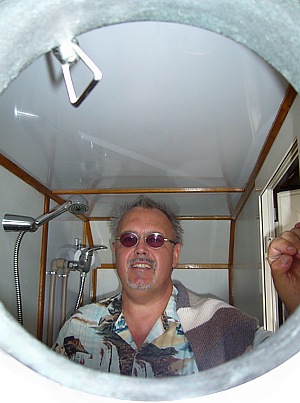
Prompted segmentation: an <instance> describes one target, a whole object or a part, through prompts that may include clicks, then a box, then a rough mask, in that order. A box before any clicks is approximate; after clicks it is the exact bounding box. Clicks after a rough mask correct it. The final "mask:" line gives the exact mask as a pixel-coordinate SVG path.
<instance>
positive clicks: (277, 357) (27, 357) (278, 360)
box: [0, 0, 300, 401]
mask: <svg viewBox="0 0 300 403" xmlns="http://www.w3.org/2000/svg"><path fill="white" fill-rule="evenodd" d="M135 21H164V22H175V23H182V24H188V25H193V26H197V27H200V28H204V29H208V30H211V31H214V32H216V33H219V34H222V35H224V36H227V37H229V38H231V39H233V40H235V41H237V42H239V43H240V44H243V45H245V46H246V47H248V48H249V49H251V50H253V51H254V52H256V53H257V54H258V55H260V56H261V57H262V58H263V59H265V60H266V61H267V62H269V63H270V64H271V65H272V66H273V67H274V68H275V69H276V70H278V71H279V72H280V73H281V74H282V75H283V76H284V77H285V78H286V79H287V80H288V81H289V82H290V84H291V85H293V87H294V88H295V89H296V90H297V91H298V92H299V89H300V80H299V78H300V69H299V66H300V24H299V21H300V4H299V1H297V0H287V1H283V0H282V1H279V0H276V1H275V0H272V1H268V0H265V1H263V2H262V1H261V0H245V1H240V0H235V1H234V0H225V1H220V0H194V1H192V0H152V1H148V0H143V1H141V0H126V1H125V0H43V1H40V0H26V1H24V0H5V1H0V50H1V52H0V93H1V92H3V91H4V90H5V89H6V88H7V86H8V85H9V83H10V82H11V81H12V80H13V79H14V78H16V77H17V76H18V75H19V74H20V73H21V72H22V70H24V69H25V68H26V67H27V66H28V65H29V64H31V63H32V62H33V61H34V60H36V59H37V58H38V57H40V56H41V55H43V54H44V53H46V52H48V51H50V50H51V49H52V48H54V47H55V46H57V45H59V44H60V43H61V42H62V41H64V40H69V39H72V38H73V37H76V36H78V35H79V34H81V33H85V32H88V31H90V30H92V29H96V28H100V27H103V26H107V25H113V24H119V23H125V22H135ZM0 320H1V332H0V348H1V351H2V353H4V354H5V356H6V357H8V356H9V357H13V359H15V360H17V361H18V362H19V363H21V364H22V365H24V366H26V367H27V368H30V369H31V370H33V371H35V372H36V373H38V374H40V375H42V376H43V377H46V378H47V379H49V380H51V381H53V382H54V383H55V384H60V385H63V387H66V388H71V389H75V390H76V389H77V390H78V391H81V392H86V393H88V394H90V395H96V396H98V397H102V398H103V399H104V400H106V399H107V398H108V399H109V400H110V399H113V400H115V399H117V400H134V401H137V400H139V401H141V400H142V401H149V400H151V401H170V400H171V401H175V400H183V399H185V400H186V399H189V398H199V397H201V396H206V395H210V394H217V395H216V396H219V398H221V399H222V392H224V391H226V390H228V389H231V388H234V387H236V386H238V385H242V384H244V383H246V382H249V381H253V380H254V379H257V378H258V377H260V376H262V375H263V374H266V373H268V372H269V371H272V370H274V369H275V368H277V367H278V366H280V365H282V364H283V363H285V362H286V361H288V360H290V359H291V357H294V356H298V357H299V352H300V325H299V323H300V308H298V310H297V311H296V312H295V313H294V314H293V315H292V317H291V318H290V319H289V320H288V321H287V322H286V323H285V324H284V325H283V326H282V327H281V328H280V330H279V331H278V332H277V333H276V334H275V335H274V336H272V337H271V338H270V339H269V340H267V341H266V342H264V343H263V345H262V346H261V347H260V348H259V349H257V350H256V351H254V352H252V353H250V354H247V355H244V356H243V357H241V358H238V359H236V360H233V361H230V362H228V363H226V364H223V365H221V366H219V367H216V368H213V369H211V370H208V371H204V372H202V373H199V374H197V375H192V376H188V377H176V378H164V379H160V380H158V379H154V380H149V379H135V378H130V377H122V376H119V375H114V374H105V373H100V372H97V371H94V370H90V369H87V368H83V367H81V366H78V365H74V364H73V363H71V362H69V361H68V360H65V359H64V358H63V357H60V356H59V355H57V354H55V353H53V352H51V351H49V349H48V348H47V347H46V346H44V345H43V344H42V343H40V342H39V341H37V340H36V339H35V338H34V337H33V336H31V335H29V334H28V333H27V332H26V331H25V330H24V329H23V328H22V327H21V326H20V325H19V324H18V323H17V322H16V321H15V320H14V318H13V317H12V316H11V315H10V314H9V313H8V312H7V310H6V309H5V307H4V306H3V305H2V304H1V305H0ZM296 386H297V385H296ZM220 393H221V394H220Z"/></svg>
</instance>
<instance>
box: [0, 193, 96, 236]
mask: <svg viewBox="0 0 300 403" xmlns="http://www.w3.org/2000/svg"><path fill="white" fill-rule="evenodd" d="M88 208H89V207H88V201H87V200H86V198H85V197H84V196H82V195H74V196H71V197H70V198H69V200H67V201H66V202H65V203H63V204H61V205H57V206H56V207H54V208H53V209H52V210H50V211H49V212H48V213H46V214H43V215H41V216H39V217H37V218H36V219H34V218H32V217H27V216H22V215H15V214H5V216H4V218H3V220H2V225H3V228H4V230H5V231H9V232H11V231H17V232H20V231H30V232H35V231H36V230H37V229H38V228H39V227H40V226H41V225H43V224H45V223H46V222H48V221H50V220H52V219H53V218H56V217H58V216H59V215H61V214H63V213H64V212H66V211H69V212H70V213H72V214H74V215H79V214H85V213H86V212H87V211H88Z"/></svg>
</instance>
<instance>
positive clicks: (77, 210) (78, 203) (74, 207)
mask: <svg viewBox="0 0 300 403" xmlns="http://www.w3.org/2000/svg"><path fill="white" fill-rule="evenodd" d="M69 201H70V202H71V204H70V205H69V207H68V211H69V212H70V213H72V214H74V215H79V214H85V213H87V211H88V209H89V205H88V201H87V200H86V198H85V197H84V196H81V195H74V196H71V197H70V198H69Z"/></svg>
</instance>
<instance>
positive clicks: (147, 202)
mask: <svg viewBox="0 0 300 403" xmlns="http://www.w3.org/2000/svg"><path fill="white" fill-rule="evenodd" d="M135 207H143V208H148V209H157V210H160V211H161V212H163V213H164V214H165V215H166V216H167V217H168V219H169V221H170V223H171V225H172V228H173V237H174V241H175V242H176V243H180V244H181V245H182V244H183V228H182V226H181V223H180V221H178V220H177V218H176V216H175V213H174V211H173V210H172V209H171V207H170V206H168V205H167V204H165V203H163V202H161V201H155V200H153V199H150V198H149V197H147V196H140V197H138V198H137V199H136V200H134V201H132V202H127V203H124V204H122V205H121V206H120V207H118V208H117V209H116V210H115V211H114V212H113V214H112V217H111V220H110V230H111V233H112V236H113V237H114V238H115V237H116V235H117V231H118V226H119V223H120V221H121V219H122V217H123V216H124V215H125V214H126V213H127V212H128V211H129V210H132V209H133V208H135Z"/></svg>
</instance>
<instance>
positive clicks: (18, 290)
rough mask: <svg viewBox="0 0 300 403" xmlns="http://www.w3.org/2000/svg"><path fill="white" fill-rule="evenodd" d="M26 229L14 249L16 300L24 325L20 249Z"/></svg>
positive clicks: (18, 238) (20, 320) (21, 233)
mask: <svg viewBox="0 0 300 403" xmlns="http://www.w3.org/2000/svg"><path fill="white" fill-rule="evenodd" d="M25 233H26V231H21V232H20V233H19V235H18V237H17V239H16V243H15V249H14V278H15V289H16V300H17V311H18V322H19V323H20V324H21V325H22V326H23V309H22V297H21V287H20V275H19V250H20V244H21V241H22V238H23V236H24V235H25Z"/></svg>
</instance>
